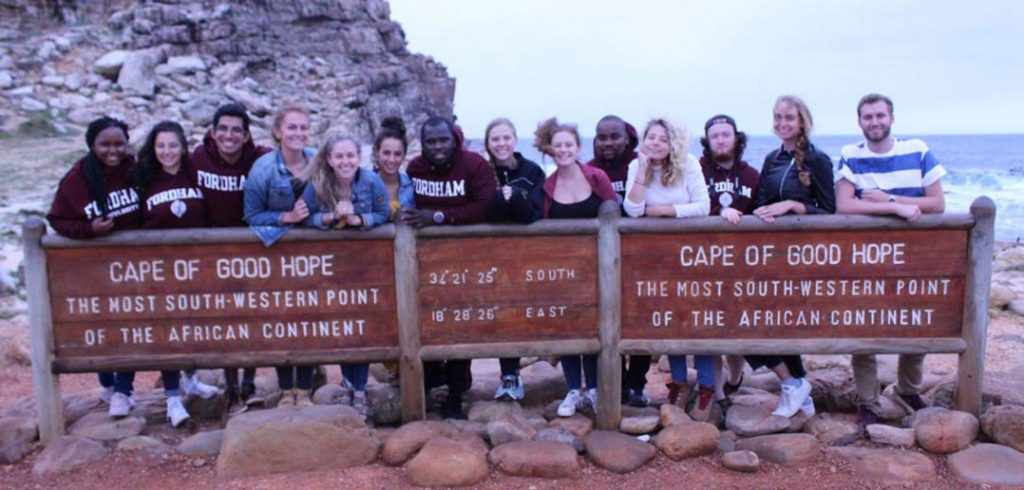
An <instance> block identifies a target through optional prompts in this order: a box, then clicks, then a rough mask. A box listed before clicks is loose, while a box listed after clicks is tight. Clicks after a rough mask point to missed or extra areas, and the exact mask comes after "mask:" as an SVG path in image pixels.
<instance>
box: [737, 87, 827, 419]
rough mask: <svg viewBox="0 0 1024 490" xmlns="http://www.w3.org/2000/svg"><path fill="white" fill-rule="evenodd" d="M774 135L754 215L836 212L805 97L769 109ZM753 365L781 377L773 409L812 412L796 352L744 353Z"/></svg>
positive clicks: (771, 218)
mask: <svg viewBox="0 0 1024 490" xmlns="http://www.w3.org/2000/svg"><path fill="white" fill-rule="evenodd" d="M772 112H773V117H774V124H773V129H774V130H775V135H776V136H778V137H779V139H781V140H782V147H781V148H779V149H778V150H774V151H772V152H771V153H769V154H768V156H767V157H765V159H764V166H763V167H762V169H761V181H760V183H759V185H758V188H757V195H756V196H755V197H754V205H753V206H754V216H757V217H758V218H761V219H762V220H764V221H765V222H767V223H772V222H774V221H775V217H776V216H781V215H785V214H832V213H835V212H836V197H835V188H834V187H833V185H834V184H833V180H832V160H831V159H830V158H829V157H828V155H826V154H825V153H823V152H821V151H820V150H818V149H817V148H815V147H814V145H812V144H811V143H810V141H809V138H810V135H811V130H812V128H813V127H814V124H813V120H812V119H811V112H810V110H808V109H807V105H806V104H805V103H804V101H802V100H800V99H799V98H797V97H794V96H790V95H784V96H782V97H779V98H778V100H776V101H775V108H774V109H773V111H772ZM747 362H748V363H749V364H750V367H751V368H752V369H755V370H756V369H757V368H759V367H761V366H768V367H769V368H771V369H772V370H773V371H775V373H776V374H778V375H779V378H780V379H782V396H781V398H780V399H779V406H778V408H776V409H775V411H774V412H773V414H775V415H781V416H784V417H792V416H793V415H794V414H796V412H797V411H799V410H802V411H803V412H804V413H805V414H807V415H808V416H811V415H814V402H813V401H812V400H811V398H810V393H811V384H810V383H808V382H807V381H806V380H805V379H803V378H804V376H805V375H806V371H805V370H804V366H803V362H802V361H801V360H800V356H747Z"/></svg>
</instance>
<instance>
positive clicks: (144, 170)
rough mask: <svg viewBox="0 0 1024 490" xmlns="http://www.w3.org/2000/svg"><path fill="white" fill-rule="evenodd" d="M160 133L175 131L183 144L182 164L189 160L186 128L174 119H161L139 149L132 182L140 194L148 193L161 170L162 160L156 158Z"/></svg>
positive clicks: (175, 134) (179, 141)
mask: <svg viewBox="0 0 1024 490" xmlns="http://www.w3.org/2000/svg"><path fill="white" fill-rule="evenodd" d="M160 133H174V136H175V137H177V139H178V143H180V144H181V164H182V166H184V165H186V164H187V163H186V162H188V140H187V139H185V130H184V129H183V128H182V127H181V125H180V124H178V123H176V122H174V121H160V122H159V123H157V124H156V126H153V129H152V130H150V131H149V134H148V135H146V142H145V143H143V144H142V149H140V150H139V159H138V163H136V164H135V167H134V168H132V184H133V185H134V186H135V192H138V193H139V195H140V196H145V195H147V192H146V190H147V189H148V188H149V186H150V184H152V183H153V178H155V177H156V174H157V172H159V171H160V161H159V160H157V158H156V137H157V135H159V134H160Z"/></svg>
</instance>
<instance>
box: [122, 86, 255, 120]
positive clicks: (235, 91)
mask: <svg viewBox="0 0 1024 490" xmlns="http://www.w3.org/2000/svg"><path fill="white" fill-rule="evenodd" d="M118 82H120V80H118ZM224 94H225V95H227V96H228V97H230V98H231V100H234V101H235V102H238V103H239V104H242V105H243V106H245V108H246V110H248V111H249V112H250V113H251V114H252V115H254V116H256V117H263V116H266V115H269V114H271V113H272V112H274V106H273V105H271V103H270V101H268V100H267V99H265V98H263V97H260V96H258V95H256V94H254V93H252V92H250V91H248V90H246V89H244V88H240V87H237V86H234V85H225V86H224Z"/></svg>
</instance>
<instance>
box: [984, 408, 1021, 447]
mask: <svg viewBox="0 0 1024 490" xmlns="http://www.w3.org/2000/svg"><path fill="white" fill-rule="evenodd" d="M981 430H982V431H984V432H985V435H987V436H989V437H991V438H992V440H993V441H995V442H998V443H999V444H1002V445H1004V446H1009V447H1012V448H1014V449H1016V450H1018V451H1024V407H1021V406H1016V405H1004V406H999V407H992V408H989V409H988V411H987V412H985V415H982V416H981Z"/></svg>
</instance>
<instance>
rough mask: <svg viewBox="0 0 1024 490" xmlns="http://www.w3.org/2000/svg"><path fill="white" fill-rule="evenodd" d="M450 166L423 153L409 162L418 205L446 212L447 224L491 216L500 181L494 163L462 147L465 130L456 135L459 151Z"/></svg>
mask: <svg viewBox="0 0 1024 490" xmlns="http://www.w3.org/2000/svg"><path fill="white" fill-rule="evenodd" d="M452 160H453V161H452V164H451V166H450V167H448V168H442V167H438V166H433V165H431V164H430V163H429V162H427V159H426V158H424V157H423V156H422V155H420V156H418V157H416V158H414V159H413V160H412V161H411V162H409V167H408V169H407V170H406V172H407V173H408V174H409V177H411V178H412V187H413V193H414V196H415V199H416V207H417V208H418V209H432V210H436V211H441V212H443V213H444V224H446V225H465V224H471V223H483V222H484V221H486V220H487V206H488V205H489V204H490V202H491V199H492V198H493V197H494V193H495V192H496V191H497V189H498V183H497V181H496V180H495V177H494V171H493V170H491V166H490V164H488V163H487V160H484V159H483V157H481V156H480V155H478V154H476V153H473V152H471V151H466V150H463V149H462V137H461V132H458V131H457V132H456V135H455V154H454V155H452Z"/></svg>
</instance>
